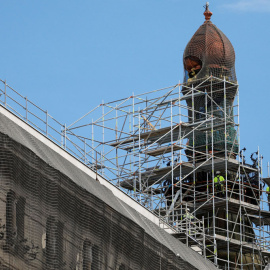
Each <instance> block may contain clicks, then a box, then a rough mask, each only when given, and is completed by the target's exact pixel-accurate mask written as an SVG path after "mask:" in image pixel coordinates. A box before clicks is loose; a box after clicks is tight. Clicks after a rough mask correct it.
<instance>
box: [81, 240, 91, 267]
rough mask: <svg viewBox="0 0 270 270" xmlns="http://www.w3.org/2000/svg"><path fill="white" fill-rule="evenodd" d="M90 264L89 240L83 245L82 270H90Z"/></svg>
mask: <svg viewBox="0 0 270 270" xmlns="http://www.w3.org/2000/svg"><path fill="white" fill-rule="evenodd" d="M91 264H92V245H91V242H90V241H89V240H85V241H84V243H83V270H91Z"/></svg>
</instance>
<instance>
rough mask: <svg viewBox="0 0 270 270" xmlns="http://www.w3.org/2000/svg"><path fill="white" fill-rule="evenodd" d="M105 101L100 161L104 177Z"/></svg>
mask: <svg viewBox="0 0 270 270" xmlns="http://www.w3.org/2000/svg"><path fill="white" fill-rule="evenodd" d="M104 121H105V119H104V100H102V159H100V163H101V167H102V169H101V171H102V176H103V175H104V169H103V168H104V167H105V166H104V153H105V150H104V142H105V124H104Z"/></svg>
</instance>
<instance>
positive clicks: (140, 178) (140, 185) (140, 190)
mask: <svg viewBox="0 0 270 270" xmlns="http://www.w3.org/2000/svg"><path fill="white" fill-rule="evenodd" d="M139 193H140V195H139V201H140V204H141V203H142V174H141V111H140V107H139Z"/></svg>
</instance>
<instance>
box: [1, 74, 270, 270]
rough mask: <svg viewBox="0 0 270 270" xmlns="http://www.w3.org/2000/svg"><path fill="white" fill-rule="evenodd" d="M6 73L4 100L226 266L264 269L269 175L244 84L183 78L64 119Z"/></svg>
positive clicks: (269, 221)
mask: <svg viewBox="0 0 270 270" xmlns="http://www.w3.org/2000/svg"><path fill="white" fill-rule="evenodd" d="M1 82H2V86H3V87H0V92H1V94H2V95H1V96H0V102H1V105H2V106H3V107H5V108H7V109H9V110H10V111H12V112H13V113H15V114H16V115H17V116H19V117H20V118H22V119H23V120H24V121H25V122H26V123H28V124H30V125H32V126H33V127H35V128H36V129H37V130H39V131H40V132H42V133H43V134H44V135H45V136H47V137H48V138H50V139H51V140H53V141H54V142H56V143H57V144H59V145H61V146H62V147H63V149H65V150H66V151H68V152H70V153H71V154H72V155H74V156H75V157H77V159H79V160H80V161H81V162H83V163H84V164H86V165H87V166H89V167H90V168H91V169H93V170H95V171H96V173H97V174H101V175H102V176H103V177H104V178H106V179H107V180H108V181H110V182H112V183H113V184H114V185H115V186H117V187H118V188H119V189H122V190H123V191H125V192H126V193H127V194H128V195H129V196H131V197H132V198H134V199H135V200H137V201H138V202H139V203H140V204H142V205H143V206H145V207H147V208H148V209H149V210H151V211H152V212H153V213H155V214H156V215H158V216H159V218H160V221H161V223H163V222H167V223H168V224H169V225H170V226H172V227H174V229H175V231H176V233H175V237H176V238H178V239H179V240H180V241H182V242H183V243H185V244H186V245H187V246H190V247H191V248H193V249H194V250H196V251H197V252H198V253H200V254H201V255H202V256H204V257H205V258H207V259H209V260H211V261H212V262H213V263H215V264H216V265H217V266H218V267H219V268H220V269H265V267H266V266H267V264H268V257H269V255H270V246H269V244H270V242H269V226H270V212H269V211H268V210H269V209H268V205H267V204H268V200H267V198H266V191H265V188H264V185H265V184H267V185H270V178H269V173H268V177H266V178H263V175H262V156H261V154H260V152H259V149H258V151H257V153H256V154H255V156H254V155H253V156H252V157H251V164H248V162H246V159H245V157H244V151H243V150H240V149H241V148H240V125H239V118H240V117H239V91H238V85H237V84H236V83H233V82H231V81H229V80H228V78H226V77H224V78H221V77H214V76H208V77H205V78H204V79H200V80H198V81H196V80H192V84H191V82H190V81H187V82H186V83H183V84H180V83H177V84H176V85H174V86H170V87H166V88H162V89H158V90H155V91H150V92H147V93H144V94H139V95H134V94H133V95H132V96H129V97H127V98H123V99H119V100H116V101H113V102H102V104H100V105H98V106H97V107H96V108H94V109H93V110H91V111H90V112H88V113H87V114H85V115H84V116H83V117H81V118H80V119H78V120H77V121H75V122H74V123H73V124H71V125H66V124H61V123H60V122H58V121H57V120H55V119H54V118H53V117H52V116H51V115H50V114H48V111H45V110H42V109H41V108H39V107H38V106H36V105H35V104H34V103H32V102H31V101H29V100H28V99H27V98H26V97H23V96H21V95H20V94H19V93H18V92H17V91H15V90H14V89H13V88H12V87H10V86H9V85H7V83H6V81H1ZM231 93H233V95H231ZM230 95H231V97H230V98H228V96H230ZM217 171H220V175H222V177H223V178H224V181H222V183H220V182H219V181H218V182H217V181H216V180H215V177H216V172H217ZM266 208H267V209H266Z"/></svg>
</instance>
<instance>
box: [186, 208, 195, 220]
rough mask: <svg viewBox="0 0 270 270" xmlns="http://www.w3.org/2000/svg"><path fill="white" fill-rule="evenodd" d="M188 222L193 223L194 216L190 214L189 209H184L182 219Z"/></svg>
mask: <svg viewBox="0 0 270 270" xmlns="http://www.w3.org/2000/svg"><path fill="white" fill-rule="evenodd" d="M185 218H186V219H187V220H190V221H194V216H193V215H192V214H191V213H190V209H189V208H187V209H186V214H185V215H184V219H185Z"/></svg>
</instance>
